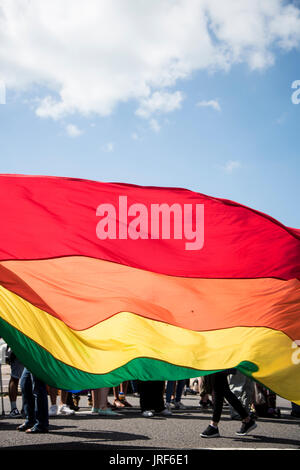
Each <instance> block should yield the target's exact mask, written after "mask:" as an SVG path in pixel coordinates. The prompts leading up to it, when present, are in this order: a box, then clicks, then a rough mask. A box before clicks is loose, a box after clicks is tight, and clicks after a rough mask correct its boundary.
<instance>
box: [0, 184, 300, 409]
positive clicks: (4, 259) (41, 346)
mask: <svg viewBox="0 0 300 470" xmlns="http://www.w3.org/2000/svg"><path fill="white" fill-rule="evenodd" d="M0 214H1V228H0V336H2V337H3V338H4V339H5V340H6V341H7V343H8V344H9V345H10V346H11V347H12V349H13V350H14V351H15V353H16V354H17V356H18V357H19V358H20V359H21V360H22V361H23V363H24V364H25V365H26V366H27V367H28V368H29V369H30V370H31V371H32V372H33V373H34V374H36V375H37V376H38V377H40V378H41V379H42V380H44V381H45V382H46V383H47V384H49V385H53V386H56V387H58V388H63V389H77V390H78V389H87V388H91V389H93V388H99V387H103V386H114V385H118V384H119V383H121V382H123V381H125V380H129V379H137V378H138V379H141V380H155V379H156V380H168V379H169V380H170V379H174V380H176V379H177V380H178V379H184V378H189V377H196V376H199V375H205V374H209V373H212V372H214V371H218V370H224V369H228V368H233V367H236V368H237V369H239V370H240V371H242V372H243V373H245V374H247V375H249V376H252V377H253V378H254V379H255V380H257V381H258V382H260V383H262V384H264V385H265V386H266V387H268V388H270V389H271V390H273V391H274V392H276V393H277V394H278V395H280V396H282V397H285V398H287V399H288V400H291V401H293V402H295V403H298V404H300V347H299V346H300V284H299V278H300V241H299V239H300V231H299V230H296V229H292V228H288V227H285V226H284V225H282V224H281V223H279V222H278V221H276V220H274V219H273V218H271V217H269V216H267V215H265V214H263V213H261V212H258V211H256V210H253V209H250V208H248V207H245V206H243V205H241V204H238V203H236V202H233V201H229V200H224V199H219V198H215V197H210V196H206V195H204V194H200V193H196V192H193V191H189V190H185V189H178V188H158V187H142V186H135V185H129V184H120V183H100V182H95V181H87V180H81V179H74V178H61V177H44V176H22V175H1V176H0Z"/></svg>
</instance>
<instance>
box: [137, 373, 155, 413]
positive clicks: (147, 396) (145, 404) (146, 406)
mask: <svg viewBox="0 0 300 470" xmlns="http://www.w3.org/2000/svg"><path fill="white" fill-rule="evenodd" d="M138 388H139V393H140V407H141V412H142V413H143V412H144V411H150V410H151V409H153V408H152V403H151V393H152V387H151V382H148V381H146V382H145V381H143V380H140V381H139V383H138Z"/></svg>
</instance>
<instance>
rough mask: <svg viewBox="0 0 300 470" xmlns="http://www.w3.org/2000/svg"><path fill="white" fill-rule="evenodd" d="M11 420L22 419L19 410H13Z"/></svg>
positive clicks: (10, 414)
mask: <svg viewBox="0 0 300 470" xmlns="http://www.w3.org/2000/svg"><path fill="white" fill-rule="evenodd" d="M8 417H9V418H22V415H21V413H20V412H19V410H18V408H13V409H12V410H11V412H10V413H9V415H8Z"/></svg>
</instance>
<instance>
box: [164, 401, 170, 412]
mask: <svg viewBox="0 0 300 470" xmlns="http://www.w3.org/2000/svg"><path fill="white" fill-rule="evenodd" d="M165 407H166V409H167V410H171V403H168V402H166V404H165Z"/></svg>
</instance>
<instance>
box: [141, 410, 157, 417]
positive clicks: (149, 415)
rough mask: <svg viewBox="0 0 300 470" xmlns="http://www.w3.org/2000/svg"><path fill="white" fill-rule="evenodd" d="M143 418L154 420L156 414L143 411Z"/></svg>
mask: <svg viewBox="0 0 300 470" xmlns="http://www.w3.org/2000/svg"><path fill="white" fill-rule="evenodd" d="M142 416H144V418H152V416H154V413H153V412H152V411H149V410H146V411H143V413H142Z"/></svg>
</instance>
